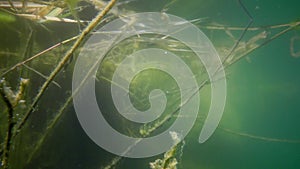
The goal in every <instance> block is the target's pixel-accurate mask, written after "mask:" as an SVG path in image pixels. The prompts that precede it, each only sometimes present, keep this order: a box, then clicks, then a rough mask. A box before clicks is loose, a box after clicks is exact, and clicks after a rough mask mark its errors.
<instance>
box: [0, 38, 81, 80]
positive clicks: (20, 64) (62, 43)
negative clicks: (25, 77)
mask: <svg viewBox="0 0 300 169" xmlns="http://www.w3.org/2000/svg"><path fill="white" fill-rule="evenodd" d="M77 38H78V36H74V37H72V38H69V39H67V40H64V41H62V42H59V43H57V44H55V45H53V46H51V47H49V48H47V49H45V50H43V51H41V52H39V53H37V54H36V55H34V56H32V57H30V58H28V59H26V60H24V61H22V62H19V63H17V64H15V65H14V66H12V67H11V68H9V69H8V70H7V71H5V72H4V73H2V74H1V76H0V77H3V76H5V75H6V74H8V73H9V72H11V71H13V70H15V69H16V68H18V67H20V66H23V65H24V64H25V63H27V62H30V61H32V60H34V59H36V58H37V57H39V56H41V55H43V54H45V53H47V52H49V51H51V50H53V49H55V48H57V47H59V46H61V45H64V44H67V43H69V42H71V41H73V40H75V39H77Z"/></svg>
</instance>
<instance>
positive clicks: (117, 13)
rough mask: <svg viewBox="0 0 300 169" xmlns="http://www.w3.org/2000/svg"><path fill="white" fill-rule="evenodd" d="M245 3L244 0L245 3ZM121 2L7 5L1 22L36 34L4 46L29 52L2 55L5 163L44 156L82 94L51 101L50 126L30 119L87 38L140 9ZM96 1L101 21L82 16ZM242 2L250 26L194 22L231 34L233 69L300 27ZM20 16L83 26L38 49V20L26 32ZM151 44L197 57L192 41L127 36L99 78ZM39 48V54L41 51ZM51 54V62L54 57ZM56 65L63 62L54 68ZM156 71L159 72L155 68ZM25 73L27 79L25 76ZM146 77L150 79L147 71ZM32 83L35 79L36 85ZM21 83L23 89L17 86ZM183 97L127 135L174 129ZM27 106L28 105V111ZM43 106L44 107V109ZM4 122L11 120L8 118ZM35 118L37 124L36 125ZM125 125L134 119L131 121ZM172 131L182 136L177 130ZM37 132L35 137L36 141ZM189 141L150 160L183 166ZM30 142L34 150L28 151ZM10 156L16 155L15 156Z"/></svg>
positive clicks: (226, 52)
mask: <svg viewBox="0 0 300 169" xmlns="http://www.w3.org/2000/svg"><path fill="white" fill-rule="evenodd" d="M239 2H240V3H241V1H239ZM124 3H126V2H124ZM128 3H129V2H128ZM174 3H176V1H171V2H170V3H167V4H166V5H165V6H164V7H163V10H162V12H167V10H168V9H169V8H172V4H174ZM119 5H120V4H118V3H116V4H115V0H111V1H110V2H105V1H96V0H92V1H85V3H82V4H80V1H77V0H76V1H72V0H68V1H51V2H50V1H49V2H48V1H40V0H37V1H32V2H27V1H22V2H14V1H10V0H8V1H3V2H0V9H1V11H0V20H1V21H2V22H3V23H5V24H4V25H6V26H7V27H6V29H13V31H14V32H17V34H19V35H20V34H26V35H28V37H25V38H23V39H21V43H22V49H23V50H21V52H19V53H18V51H15V50H12V49H8V50H7V51H5V50H4V49H1V50H2V51H1V53H0V55H1V56H3V57H5V56H6V57H11V56H15V55H17V56H20V53H21V57H18V58H17V57H16V58H13V59H7V61H3V62H2V59H1V63H0V65H1V70H0V78H1V81H0V93H1V96H2V100H3V102H1V107H6V108H3V109H1V112H0V113H1V126H0V129H1V133H0V137H1V139H0V140H1V149H0V150H1V151H0V157H1V165H2V166H3V168H9V167H11V168H18V167H19V168H20V167H23V166H25V165H27V164H30V163H31V162H32V160H34V158H35V157H36V156H37V155H39V152H40V151H42V149H43V145H44V144H45V142H46V141H47V139H50V136H53V135H54V131H55V130H54V129H55V126H56V125H57V124H58V122H59V121H60V120H61V119H62V117H63V115H64V114H65V113H66V112H68V109H67V108H68V106H69V105H70V104H71V102H72V98H73V96H74V95H75V94H76V92H75V93H70V92H67V93H65V94H64V95H63V98H64V99H65V101H64V103H63V104H60V105H56V102H55V101H53V102H54V103H53V104H51V103H49V104H50V105H52V106H54V108H53V110H51V114H50V115H49V114H48V115H46V116H47V118H46V120H45V121H44V122H45V124H43V125H41V124H39V123H38V122H39V120H32V121H30V119H34V118H35V116H38V114H37V112H39V113H45V114H46V108H45V107H44V106H45V103H43V102H42V97H46V96H47V95H48V94H51V92H49V90H52V86H54V87H56V88H64V87H66V86H64V85H63V84H62V81H66V80H65V79H63V80H62V79H59V78H57V76H58V75H59V74H60V73H61V72H63V71H65V72H66V71H70V67H71V68H72V62H71V60H72V59H73V57H76V54H77V53H76V52H77V50H78V49H79V48H80V47H81V44H82V43H83V42H84V41H85V39H86V38H87V37H88V36H89V35H90V34H92V33H93V32H92V31H93V29H94V28H95V27H97V26H102V25H103V24H104V23H105V21H110V20H111V19H113V18H115V17H122V16H123V15H125V14H128V13H131V12H135V11H129V10H127V11H126V10H125V9H124V10H122V9H119V8H117V7H118V6H119ZM91 6H92V7H93V8H95V9H97V10H98V11H99V13H98V14H97V15H96V16H93V18H90V19H86V18H85V19H81V16H80V11H82V10H84V9H85V8H88V7H91ZM113 6H114V8H113ZM241 7H242V9H243V10H244V11H245V13H246V15H248V16H249V18H250V19H249V22H248V24H247V25H245V26H242V27H234V26H226V25H224V24H216V23H205V22H204V21H203V20H201V19H196V20H193V21H191V22H193V23H194V24H195V25H197V26H198V27H199V28H201V29H204V30H208V31H219V32H222V33H223V34H224V35H225V36H226V37H227V38H228V37H229V39H230V38H232V39H231V41H230V42H229V43H226V45H219V46H217V50H218V51H219V52H220V53H222V54H221V55H222V56H221V57H222V61H223V63H224V66H225V68H227V67H229V66H231V65H233V64H234V63H236V62H237V61H239V60H240V59H242V58H244V57H245V56H246V55H248V54H250V53H252V52H253V51H255V50H257V49H258V48H261V47H263V46H265V45H266V44H268V43H269V42H271V41H273V40H274V39H277V38H278V37H280V36H282V35H284V34H286V33H287V32H289V31H291V30H294V29H295V28H299V25H300V22H299V21H296V22H291V23H284V24H279V25H270V26H261V27H250V26H251V23H252V21H253V19H252V17H251V15H250V13H249V12H248V11H247V9H246V7H245V6H244V5H243V4H242V3H241ZM27 19H29V20H30V21H28V20H27ZM17 20H21V22H22V21H23V22H29V23H32V25H34V26H36V25H38V26H37V27H39V29H44V30H46V31H49V32H51V31H50V29H52V28H51V24H49V23H52V22H57V23H60V24H76V31H74V32H76V33H75V35H72V36H71V37H70V36H68V37H67V38H65V36H64V38H65V39H63V40H62V39H59V38H58V39H55V41H54V42H53V43H51V44H52V45H50V47H49V46H47V47H46V48H44V47H41V46H42V45H41V46H38V45H37V44H34V43H35V42H34V40H33V39H34V38H35V37H34V32H35V31H36V30H35V29H34V28H32V25H30V24H28V23H26V24H24V25H26V29H25V28H24V30H15V28H11V25H10V24H12V23H15V22H16V21H17ZM124 21H126V20H124ZM127 22H129V21H127ZM24 25H23V26H24ZM77 28H78V30H77ZM81 30H82V31H81ZM277 30H279V31H277ZM276 31H277V32H276ZM24 32H25V33H24ZM236 32H239V33H240V35H239V36H238V38H236V36H234V35H233V34H235V33H236ZM249 32H251V36H250V37H247V38H245V34H246V33H249ZM274 32H275V33H274ZM107 33H110V32H107ZM22 36H24V35H22ZM298 39H299V38H297V37H296V36H295V37H292V38H291V42H290V43H291V44H290V51H291V55H292V56H294V57H299V51H296V49H295V43H296V41H297V40H298ZM232 43H233V46H231V47H229V45H227V44H232ZM24 44H25V45H24ZM149 45H150V46H157V47H159V48H163V49H167V50H170V51H172V52H174V53H176V52H177V53H180V54H181V55H182V57H183V59H185V60H186V61H187V62H188V60H190V58H192V55H193V54H192V52H191V51H190V49H189V48H187V47H186V46H185V45H184V44H182V43H180V42H178V41H176V40H174V39H171V38H165V37H163V36H159V35H152V36H143V35H141V36H137V37H133V38H130V39H127V40H126V41H124V42H122V43H121V44H119V45H116V47H114V48H113V49H112V50H111V52H110V53H109V54H108V56H107V57H106V58H105V59H104V60H103V63H102V67H101V70H100V71H99V74H97V77H96V78H97V80H98V81H99V82H101V83H108V84H110V83H112V80H111V77H112V74H113V71H114V70H115V69H116V67H117V66H118V64H119V63H120V62H121V61H122V59H123V58H124V57H125V56H127V55H128V54H130V53H133V52H134V51H136V50H139V49H142V48H146V47H148V46H149ZM33 51H34V52H33ZM36 51H39V52H37V53H36ZM34 53H36V54H34ZM47 58H50V59H48V60H47ZM3 60H4V59H3ZM190 64H191V66H194V67H195V68H199V70H201V71H199V72H198V74H197V76H199V78H198V79H199V82H198V83H199V84H201V85H200V87H199V89H197V90H201V89H202V88H203V87H204V86H206V85H208V84H209V83H210V82H209V80H208V79H207V77H206V76H202V77H201V75H202V74H205V70H204V68H203V66H201V64H199V63H194V62H192V63H190ZM193 64H194V65H193ZM49 65H50V66H49ZM53 65H55V66H54V67H53ZM68 65H69V66H68ZM67 66H68V67H67ZM128 66H129V67H131V68H134V63H133V65H128ZM49 70H50V71H49ZM124 73H125V72H124ZM156 73H157V72H156ZM149 74H153V72H152V73H149ZM149 74H148V75H147V73H145V74H144V77H147V78H149V76H150V75H149ZM157 74H158V73H157ZM36 76H37V77H38V78H40V79H39V80H35V79H34V77H36ZM22 77H24V79H23V78H22ZM124 77H125V78H126V74H125V75H124ZM156 77H157V76H156ZM203 77H205V78H203ZM140 78H141V79H143V77H142V76H141V77H140ZM224 78H225V77H224ZM27 79H29V80H27ZM141 79H140V81H143V80H145V78H144V79H143V80H141ZM125 80H126V79H125ZM150 80H153V79H151V77H150ZM29 81H30V83H28V82H29ZM145 81H146V80H145ZM18 83H19V84H18ZM83 83H84V82H83ZM147 84H148V83H147ZM114 85H118V84H114ZM148 85H149V86H146V85H143V87H144V88H147V89H150V88H151V84H148ZM12 86H17V87H12ZM25 86H26V90H25ZM132 86H133V87H132V88H133V90H132V91H127V92H128V94H129V95H130V96H131V97H136V98H133V100H135V104H136V106H137V107H138V106H139V105H140V106H141V107H142V108H143V107H147V106H148V104H149V103H148V102H147V99H140V98H147V97H146V96H147V95H146V94H145V93H144V94H145V95H146V96H144V95H142V94H141V93H142V92H140V91H138V90H139V89H140V88H141V84H138V79H137V80H136V83H135V82H132ZM120 87H122V86H120ZM13 88H16V90H14V89H13ZM78 90H79V89H78ZM47 91H48V92H47ZM36 92H37V93H36ZM168 92H170V94H172V95H173V97H174V98H177V95H178V93H179V90H178V88H176V86H175V85H174V86H173V88H171V89H170V90H169V91H168ZM139 94H140V95H139ZM176 94H177V95H176ZM141 95H142V96H141ZM170 97H171V96H170ZM177 101H178V100H176V99H174V100H173V104H172V105H170V111H169V112H168V113H166V114H164V116H162V117H160V118H159V119H157V120H156V121H154V122H152V123H149V124H145V125H135V124H133V125H132V126H130V125H128V128H126V129H124V131H122V132H125V133H126V132H127V133H128V134H129V135H131V136H136V137H138V136H142V137H148V136H150V135H151V134H155V132H159V130H160V129H161V128H162V127H166V126H168V125H169V124H170V123H171V122H172V120H173V119H174V118H183V117H178V116H177V111H178V109H180V106H182V105H176V103H177ZM18 106H22V107H23V108H18ZM24 106H26V107H25V109H24ZM171 108H172V109H171ZM41 109H44V110H42V111H40V110H41ZM17 114H18V117H17ZM5 116H7V117H5ZM4 117H5V118H4ZM185 118H186V117H185ZM199 118H201V117H199ZM3 119H7V120H6V121H4V120H3ZM117 120H119V119H117ZM112 121H113V120H112ZM35 122H36V123H37V124H35ZM118 122H120V123H122V124H127V121H118ZM199 122H201V120H199ZM32 125H37V126H39V127H40V128H39V129H32V130H33V131H30V127H31V126H32ZM219 129H221V130H223V131H225V132H227V133H231V134H236V135H239V136H242V137H247V138H251V139H259V140H263V141H271V142H287V143H300V141H299V140H289V139H279V138H268V137H263V136H257V135H254V134H249V133H243V132H236V131H232V130H230V129H227V128H224V127H219ZM170 134H171V135H172V136H173V137H174V140H175V141H176V136H177V135H176V133H170ZM26 135H27V136H26ZM31 136H33V137H32V138H30V137H31ZM23 140H25V141H24V142H25V143H21V142H23ZM30 145H31V146H30ZM183 145H184V142H181V143H177V144H176V145H175V146H173V147H172V148H171V149H170V150H169V151H167V152H166V153H165V154H164V155H163V157H162V158H159V159H157V160H155V161H154V162H150V163H149V165H150V168H152V169H154V168H164V169H167V168H169V169H172V168H173V169H174V168H176V167H177V165H178V163H180V158H181V157H180V156H181V155H182V153H180V152H182V150H183V148H184V147H183ZM22 146H27V147H26V148H23V147H22ZM11 147H14V148H13V150H12V149H11ZM18 153H24V154H27V153H29V155H26V156H25V155H24V154H22V155H21V156H23V158H24V157H26V159H25V160H23V161H21V162H20V163H19V164H16V163H15V161H16V160H14V158H16V157H18V155H16V154H18ZM10 154H12V155H11V156H10ZM19 158H20V157H19ZM122 159H123V158H122V157H119V156H116V157H113V158H112V160H111V161H110V162H108V163H107V164H106V165H105V164H101V166H102V168H105V169H109V168H114V167H116V166H118V165H119V164H120V162H121V161H122ZM18 165H19V166H18Z"/></svg>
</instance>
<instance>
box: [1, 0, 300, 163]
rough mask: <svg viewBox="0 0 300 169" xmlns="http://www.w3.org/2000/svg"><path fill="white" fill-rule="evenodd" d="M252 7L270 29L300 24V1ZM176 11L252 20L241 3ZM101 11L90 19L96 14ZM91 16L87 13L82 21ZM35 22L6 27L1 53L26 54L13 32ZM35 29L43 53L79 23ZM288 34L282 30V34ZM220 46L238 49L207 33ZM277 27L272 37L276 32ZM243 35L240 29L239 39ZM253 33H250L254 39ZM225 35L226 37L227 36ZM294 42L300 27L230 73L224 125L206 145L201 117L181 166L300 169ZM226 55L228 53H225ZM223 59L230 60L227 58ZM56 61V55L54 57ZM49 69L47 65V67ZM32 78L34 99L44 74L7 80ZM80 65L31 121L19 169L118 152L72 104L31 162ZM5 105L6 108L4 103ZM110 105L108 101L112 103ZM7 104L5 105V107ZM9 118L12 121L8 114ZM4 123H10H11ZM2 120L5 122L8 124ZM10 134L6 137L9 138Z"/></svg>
mask: <svg viewBox="0 0 300 169" xmlns="http://www.w3.org/2000/svg"><path fill="white" fill-rule="evenodd" d="M167 2H168V1H166V0H164V1H158V0H155V1H147V0H137V1H134V2H131V3H129V4H127V5H125V6H124V8H125V9H130V10H133V11H136V12H146V11H161V10H162V9H163V8H164V5H165V4H167ZM244 4H245V6H246V7H247V8H248V9H249V12H250V13H251V14H252V15H253V18H254V23H253V27H255V26H267V25H276V24H284V23H292V22H295V21H297V20H298V21H299V19H300V11H299V6H300V1H298V0H273V1H263V0H256V1H254V0H253V1H245V2H244ZM167 12H168V13H170V14H174V15H177V16H179V17H182V18H185V19H188V20H192V19H197V18H204V19H205V20H206V22H214V23H219V24H222V25H228V26H237V27H244V26H245V25H246V24H247V22H248V18H247V16H246V15H245V13H244V12H243V10H242V8H241V6H240V5H239V4H238V2H237V1H235V0H224V1H220V0H219V1H217V0H210V1H204V0H187V1H184V0H178V1H175V2H174V4H172V5H171V6H169V10H168V11H167ZM92 13H93V12H90V13H88V12H87V15H92ZM82 17H87V16H82ZM27 22H29V21H24V20H22V19H18V21H17V23H16V22H15V23H6V24H1V29H0V30H1V32H0V34H1V37H0V38H1V39H0V42H1V43H0V44H1V50H2V51H4V50H5V51H7V50H12V51H13V52H16V53H17V52H20V51H21V50H23V48H24V40H22V39H21V38H20V37H22V36H20V35H16V34H15V31H12V29H18V27H19V29H20V30H19V31H20V32H21V33H20V34H22V33H24V32H28V30H27V29H25V28H22V26H24V27H25V26H26V24H32V23H27ZM32 27H33V29H34V30H35V34H34V38H35V41H36V42H35V48H34V49H33V51H32V52H31V53H36V52H35V51H34V50H36V49H40V48H41V49H43V48H46V47H47V46H49V45H51V44H52V45H53V44H54V43H56V42H59V41H61V40H63V39H66V38H68V37H70V35H71V36H72V35H76V32H77V26H76V25H75V26H74V25H66V24H52V23H47V24H46V27H48V28H49V29H50V30H51V31H50V33H49V32H48V34H45V30H44V29H43V28H42V27H40V26H38V25H34V24H33V26H32ZM279 30H280V29H279ZM203 31H204V32H205V33H206V34H207V36H208V37H209V38H210V39H211V40H212V43H213V44H215V45H216V46H217V48H221V47H227V48H229V47H230V46H232V45H233V42H232V41H226V40H223V39H222V38H220V37H218V32H215V31H209V30H206V29H203ZM273 31H278V30H272V31H271V33H274V32H273ZM240 33H241V31H237V32H233V34H234V35H235V37H236V38H237V37H238V36H239V34H240ZM251 35H252V34H251V32H249V33H248V34H247V35H246V38H247V37H251ZM223 36H224V35H223ZM292 37H300V30H299V28H298V29H295V30H292V31H290V32H288V33H286V34H285V35H283V36H281V37H279V38H277V39H275V40H274V41H272V42H270V43H269V44H267V45H265V46H263V47H261V48H259V49H257V50H255V51H254V52H252V53H250V54H249V55H248V56H247V59H242V60H240V61H239V62H238V63H236V64H234V65H233V66H231V67H230V68H229V69H227V70H226V73H227V74H228V80H227V89H228V94H227V101H226V107H225V111H224V114H223V117H222V120H221V123H220V126H219V128H218V129H217V130H216V132H215V133H214V135H213V136H212V137H211V138H210V139H209V140H208V141H207V142H205V143H204V144H199V143H198V141H197V140H198V136H199V133H200V130H201V127H202V121H201V120H198V121H197V124H196V125H195V126H194V128H193V129H192V131H191V132H190V133H189V135H188V136H187V137H186V139H185V142H186V145H185V147H184V149H183V155H182V158H181V159H180V164H179V168H183V169H202V168H203V169H226V168H231V169H240V168H245V169H253V168H279V169H280V168H285V169H296V168H300V143H299V141H298V142H297V143H292V142H291V140H300V122H299V120H300V76H299V73H300V57H299V58H295V57H292V56H291V54H290V41H291V38H292ZM294 46H295V50H296V51H298V52H299V51H300V39H298V41H295V44H294ZM218 51H220V52H222V50H218ZM62 54H63V52H61V53H60V52H59V51H58V52H57V53H52V54H49V56H50V57H51V56H52V55H53V56H59V55H62ZM220 55H221V56H224V55H223V54H222V53H220ZM52 58H53V57H52ZM20 60H22V58H10V57H7V56H4V55H3V56H2V55H1V57H0V61H1V62H0V65H1V69H2V68H3V69H4V68H6V67H8V66H9V65H12V64H13V63H16V62H17V61H20ZM57 61H58V58H57V59H51V60H50V61H47V60H45V59H44V60H43V59H39V60H37V61H35V62H34V63H32V64H31V66H32V67H35V68H40V69H39V70H40V71H42V72H44V73H45V74H47V73H49V71H51V70H52V69H53V67H52V64H55V63H57ZM41 65H42V67H41ZM20 76H22V77H26V76H27V77H30V78H31V84H32V87H31V88H30V90H29V91H28V92H27V94H28V95H30V96H34V94H35V93H36V91H37V90H38V89H39V86H40V85H41V84H42V82H43V81H44V80H43V79H41V78H39V77H38V76H36V75H31V74H27V75H26V73H24V72H22V71H20V70H18V72H17V73H13V74H9V75H8V77H6V79H7V80H8V81H10V84H11V85H12V86H13V85H15V84H16V83H17V81H16V80H15V79H18V78H19V77H20ZM71 77H72V64H71V65H70V67H69V68H68V69H66V70H65V71H64V72H62V73H60V74H59V76H58V77H57V78H56V81H57V82H59V84H60V85H61V86H62V88H61V89H58V88H56V87H55V86H52V85H50V87H49V89H48V90H47V92H46V94H45V95H44V96H43V98H42V100H41V102H40V103H39V105H38V109H37V110H36V112H35V114H34V116H32V117H31V119H30V120H31V121H30V124H29V125H27V126H26V129H25V132H24V134H22V135H20V136H19V137H18V138H17V141H16V144H15V146H14V147H13V155H12V157H11V158H12V159H11V161H12V163H13V164H12V168H24V166H25V168H49V169H50V168H51V169H52V168H57V169H62V168H91V169H96V168H101V166H102V167H103V166H105V165H107V164H109V163H110V161H111V160H112V159H113V158H114V155H112V154H110V153H108V152H106V151H105V150H102V149H101V148H99V147H98V146H97V145H96V144H94V143H93V142H92V141H91V140H90V139H89V138H88V136H87V135H86V134H85V133H84V131H83V130H82V128H81V126H80V124H79V122H78V120H77V118H76V114H75V111H74V108H73V106H72V104H71V105H69V106H68V108H67V110H66V112H65V114H64V115H63V116H62V118H61V120H60V121H59V122H58V124H57V125H56V126H55V128H54V130H53V132H51V134H50V136H49V137H48V138H47V139H46V141H45V143H44V144H43V146H42V149H41V150H39V152H38V153H37V154H36V155H35V156H34V158H33V160H32V161H31V162H29V163H27V164H26V157H27V153H28V152H30V151H31V148H33V147H35V146H36V145H35V140H36V139H37V138H39V137H40V136H41V135H42V134H43V133H44V132H45V131H44V130H43V129H44V128H45V124H46V123H47V122H48V120H49V119H51V118H52V117H53V116H54V115H53V114H55V113H54V112H56V111H57V110H58V109H59V107H61V106H62V104H63V102H64V101H65V100H66V98H67V96H68V95H69V93H70V89H71V80H72V79H71ZM208 91H209V89H204V91H203V94H204V96H205V95H207V99H205V98H204V99H203V100H202V102H201V106H202V107H201V110H200V114H199V116H200V117H203V116H204V117H205V112H207V109H208V107H209V99H208V98H209V94H207V93H208ZM1 104H3V103H1ZM107 104H108V103H107ZM1 107H2V105H1ZM1 117H3V118H4V117H5V116H4V115H1ZM3 118H2V120H3ZM1 122H2V121H1ZM1 135H2V136H3V132H2V134H1ZM161 157H162V156H156V157H152V158H147V159H128V158H124V159H122V160H121V161H120V163H119V164H118V165H117V166H116V168H120V169H132V168H139V169H144V168H149V162H151V161H154V160H155V159H157V158H161Z"/></svg>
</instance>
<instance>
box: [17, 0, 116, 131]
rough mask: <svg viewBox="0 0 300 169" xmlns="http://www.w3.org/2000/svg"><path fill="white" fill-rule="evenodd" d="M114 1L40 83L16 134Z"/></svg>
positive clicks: (112, 3)
mask: <svg viewBox="0 0 300 169" xmlns="http://www.w3.org/2000/svg"><path fill="white" fill-rule="evenodd" d="M115 3H116V0H111V1H110V2H109V3H108V4H107V5H106V7H105V8H104V9H103V10H102V11H101V12H99V14H98V15H97V16H96V17H95V18H94V19H93V20H92V21H91V23H90V24H89V25H88V26H87V27H86V28H85V29H84V30H83V31H82V33H81V34H80V35H79V37H78V39H77V40H76V42H75V43H74V44H73V46H72V47H71V48H70V50H69V51H68V52H67V53H66V54H65V56H64V57H63V58H62V60H61V61H60V62H59V63H58V65H57V66H56V68H55V69H54V70H53V71H52V72H51V74H50V76H49V77H48V79H47V80H46V81H45V83H44V84H43V85H42V87H41V89H40V91H39V92H38V94H37V95H36V97H35V98H34V101H33V102H32V104H31V106H30V107H29V109H28V111H27V112H26V114H25V115H24V117H23V118H22V119H21V121H20V123H19V124H18V126H17V130H16V132H15V133H14V135H16V134H17V133H19V132H20V130H21V128H22V127H23V126H24V124H25V122H26V121H27V119H28V117H29V116H30V115H31V113H32V112H33V111H34V108H35V107H36V105H37V103H38V101H39V100H40V98H41V96H42V95H43V93H44V92H45V90H46V89H47V87H48V86H49V84H50V83H51V81H52V80H53V79H54V78H55V76H56V75H57V74H58V73H59V72H60V70H61V69H62V68H63V67H64V65H65V64H66V63H67V62H68V60H69V59H70V57H71V56H72V54H73V53H74V51H75V50H76V49H77V48H78V47H79V45H80V44H81V43H82V41H83V40H84V38H85V37H86V36H87V35H88V34H89V33H90V32H91V31H92V30H93V29H94V28H95V27H96V26H97V25H98V23H99V22H100V21H101V20H102V18H103V17H104V16H105V15H106V14H107V13H108V12H109V10H110V9H111V8H112V7H113V6H114V4H115Z"/></svg>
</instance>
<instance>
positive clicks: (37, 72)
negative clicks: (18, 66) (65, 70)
mask: <svg viewBox="0 0 300 169" xmlns="http://www.w3.org/2000/svg"><path fill="white" fill-rule="evenodd" d="M23 66H24V67H25V68H27V69H28V70H30V71H32V72H34V73H36V74H37V75H39V76H41V77H42V78H44V79H46V80H47V78H48V77H47V76H45V75H44V74H42V73H41V72H39V71H37V70H35V69H34V68H32V67H30V66H28V65H26V64H23ZM51 83H53V84H54V85H55V86H57V87H58V88H61V86H60V85H59V84H58V83H57V82H56V81H54V80H53V81H52V82H51Z"/></svg>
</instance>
